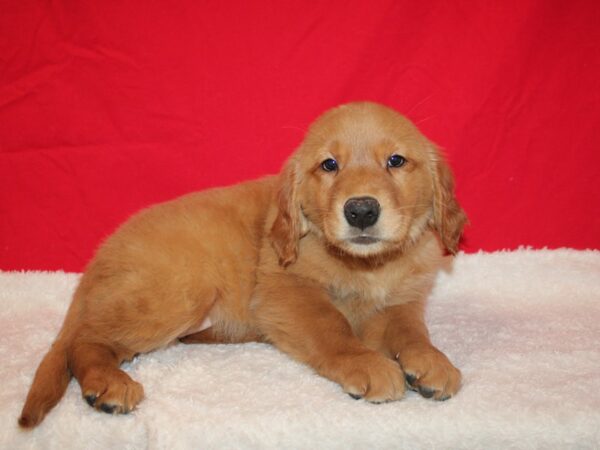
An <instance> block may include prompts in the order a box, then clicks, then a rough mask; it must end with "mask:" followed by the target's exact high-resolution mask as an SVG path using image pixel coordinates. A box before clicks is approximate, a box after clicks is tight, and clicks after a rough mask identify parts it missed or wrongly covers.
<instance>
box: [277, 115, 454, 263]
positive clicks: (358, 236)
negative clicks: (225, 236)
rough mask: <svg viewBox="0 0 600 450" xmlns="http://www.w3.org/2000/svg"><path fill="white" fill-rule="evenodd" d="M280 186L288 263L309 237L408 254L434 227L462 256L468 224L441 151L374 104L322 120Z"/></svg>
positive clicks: (280, 247)
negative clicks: (462, 237)
mask: <svg viewBox="0 0 600 450" xmlns="http://www.w3.org/2000/svg"><path fill="white" fill-rule="evenodd" d="M280 183H281V185H280V192H279V212H278V216H277V218H276V220H275V222H274V224H273V228H272V230H271V238H272V240H273V245H274V247H275V249H276V250H277V252H278V253H279V256H280V262H281V264H283V265H286V264H289V263H291V262H293V261H294V260H295V258H296V256H297V254H296V253H297V241H298V239H300V237H301V236H302V235H303V234H305V233H307V232H312V233H315V234H317V235H318V236H320V237H322V239H323V240H324V241H325V243H326V245H328V246H330V247H332V248H336V249H338V250H340V251H342V252H344V253H346V254H349V255H352V256H356V257H371V256H375V255H378V254H382V253H386V252H393V251H396V250H402V249H403V248H406V246H408V245H410V244H411V243H413V242H415V241H416V240H417V239H418V238H419V236H421V234H422V233H423V231H424V230H425V229H427V228H428V227H431V228H433V229H435V230H436V231H437V232H438V234H439V235H440V238H441V240H442V242H443V244H444V246H445V247H446V248H447V249H448V250H449V251H450V252H455V251H456V248H457V245H458V240H459V238H460V234H461V231H462V227H463V224H464V222H465V219H466V218H465V215H464V213H463V212H462V210H461V209H460V207H459V206H458V204H457V203H456V200H455V198H454V194H453V180H452V176H451V174H450V171H449V169H448V168H447V166H446V164H445V162H444V161H443V159H442V158H441V156H440V155H439V153H438V152H437V151H436V149H435V147H434V146H433V145H432V144H431V143H430V142H429V141H428V140H427V139H426V138H425V137H424V136H423V135H422V134H421V133H420V132H419V131H418V130H417V128H416V127H415V126H414V125H413V124H412V123H411V122H410V121H408V120H407V119H406V118H404V117H403V116H401V115H400V114H398V113H396V112H395V111H393V110H391V109H389V108H386V107H384V106H381V105H377V104H373V103H352V104H348V105H343V106H340V107H338V108H335V109H332V110H330V111H328V112H326V113H325V114H323V115H322V116H321V117H320V118H318V119H317V120H316V121H315V123H314V124H313V125H312V126H311V127H310V129H309V131H308V133H307V136H306V138H305V140H304V142H303V143H302V145H301V146H300V148H299V149H298V150H297V152H296V153H295V154H294V155H293V156H292V158H291V159H290V160H289V161H288V163H287V164H286V167H285V168H284V171H283V173H282V175H281V181H280Z"/></svg>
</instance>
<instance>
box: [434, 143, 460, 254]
mask: <svg viewBox="0 0 600 450" xmlns="http://www.w3.org/2000/svg"><path fill="white" fill-rule="evenodd" d="M431 155H432V157H431V160H432V164H433V167H432V174H433V217H432V219H431V222H430V225H431V226H432V228H434V229H435V230H436V231H437V232H438V234H439V236H440V239H441V240H442V244H443V245H444V247H445V248H446V250H447V251H448V252H449V253H452V254H453V255H454V254H456V252H457V251H458V243H459V241H460V237H461V234H462V231H463V227H464V226H465V224H466V223H467V216H466V215H465V213H464V211H463V210H462V208H461V207H460V205H459V204H458V202H457V201H456V197H455V196H454V177H453V176H452V172H451V171H450V167H448V164H447V163H446V161H445V159H444V158H443V156H442V155H441V154H440V153H439V152H438V151H437V150H436V149H435V148H433V149H432V151H431Z"/></svg>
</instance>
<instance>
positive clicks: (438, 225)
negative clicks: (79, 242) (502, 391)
mask: <svg viewBox="0 0 600 450" xmlns="http://www.w3.org/2000/svg"><path fill="white" fill-rule="evenodd" d="M394 154H397V155H402V156H403V157H405V158H406V162H405V163H404V164H403V165H402V166H401V167H389V166H388V159H389V158H390V156H391V155H394ZM328 158H333V159H335V160H336V161H337V163H338V167H337V168H336V170H332V171H327V170H324V169H323V167H322V162H323V161H324V160H327V159H328ZM365 196H369V197H372V198H375V199H376V200H377V202H378V203H379V205H380V210H381V212H380V215H379V218H378V220H377V222H376V223H375V224H374V225H372V226H370V227H369V228H367V229H365V230H359V229H358V228H357V227H353V226H351V225H350V224H349V223H348V221H347V220H346V219H345V216H344V205H345V203H346V201H347V200H348V199H350V198H356V197H365ZM464 222H465V216H464V214H463V212H462V210H461V208H460V207H459V206H458V204H457V202H456V200H455V198H454V193H453V180H452V176H451V174H450V171H449V169H448V167H447V166H446V164H445V162H444V161H443V159H442V157H441V156H440V155H439V153H438V152H437V151H436V149H435V147H434V146H433V145H432V144H431V143H430V142H429V141H428V140H427V139H426V138H425V137H423V136H422V135H421V134H420V133H419V131H418V130H417V129H416V127H415V126H414V125H413V124H412V123H410V122H409V121H408V120H407V119H405V118H404V117H402V116H400V115H399V114H397V113H396V112H395V111H393V110H391V109H388V108H386V107H384V106H381V105H377V104H374V103H351V104H348V105H343V106H340V107H337V108H334V109H332V110H330V111H328V112H326V113H325V114H323V115H322V116H321V117H320V118H319V119H318V120H317V121H316V122H315V123H314V124H313V125H312V126H311V128H310V129H309V131H308V133H307V136H306V138H305V140H304V142H303V143H302V145H301V146H300V148H299V149H298V150H297V151H296V152H295V153H294V155H293V156H292V157H291V158H290V159H289V161H288V162H287V163H286V165H285V167H284V169H283V171H282V173H281V174H280V175H279V176H278V177H266V178H263V179H260V180H257V181H251V182H247V183H243V184H239V185H236V186H232V187H228V188H222V189H212V190H207V191H205V192H200V193H194V194H190V195H186V196H184V197H181V198H179V199H176V200H174V201H171V202H168V203H164V204H160V205H156V206H153V207H151V208H148V209H146V210H144V211H142V212H140V213H138V214H136V215H134V216H133V217H132V218H131V219H130V220H129V221H128V222H126V223H125V224H124V225H123V226H121V227H120V228H119V229H118V230H117V232H116V233H115V234H113V235H112V236H111V237H109V238H108V239H107V240H106V242H104V244H103V245H102V246H101V247H100V249H99V250H98V252H97V254H96V256H95V257H94V259H93V260H92V262H91V263H90V264H89V266H88V268H87V269H86V271H85V273H84V275H83V277H82V279H81V282H80V284H79V286H78V288H77V290H76V292H75V294H74V298H73V302H72V304H71V306H70V308H69V311H68V313H67V316H66V318H65V321H64V324H63V327H62V329H61V331H60V333H59V335H58V337H57V339H56V341H55V342H54V344H53V345H52V348H51V349H50V351H49V352H48V354H47V355H46V356H45V357H44V359H43V360H42V363H41V364H40V367H39V368H38V370H37V372H36V376H35V379H34V381H33V384H32V387H31V390H30V392H29V395H28V397H27V401H26V403H25V406H24V408H23V412H22V414H21V417H20V419H19V424H20V425H21V426H23V427H33V426H35V425H36V424H38V423H39V422H40V421H41V420H42V419H43V417H44V415H45V414H46V413H47V412H48V411H49V410H50V409H51V408H52V407H53V406H54V405H55V404H56V403H57V402H58V400H59V399H60V398H61V396H62V395H63V393H64V391H65V389H66V386H67V384H68V381H69V379H70V376H71V375H72V376H74V377H75V378H77V380H78V381H79V384H80V385H81V390H82V394H83V396H84V398H85V399H86V400H87V401H88V403H89V404H90V405H92V406H94V407H95V408H97V409H99V410H102V411H105V412H110V413H126V412H128V411H130V410H132V409H133V408H135V406H136V405H137V404H138V403H139V402H140V401H141V400H142V397H143V389H142V386H141V385H140V384H139V383H137V382H136V381H134V380H132V379H131V378H130V377H129V376H128V375H127V374H126V373H125V372H123V371H122V370H120V369H119V366H120V364H121V363H122V362H123V361H124V360H127V359H130V358H132V357H133V356H134V355H135V354H137V353H143V352H148V351H150V350H153V349H156V348H159V347H161V346H165V345H167V344H169V343H170V342H172V341H174V340H176V339H178V338H179V339H180V340H181V341H183V342H186V343H191V342H246V341H256V340H258V341H265V342H271V343H273V344H274V345H275V346H277V347H278V348H279V349H281V350H282V351H284V352H286V353H287V354H289V355H291V356H292V357H293V358H295V359H297V360H299V361H302V362H304V363H306V364H308V365H310V366H311V367H313V368H314V370H315V371H316V372H318V373H319V374H321V375H323V376H325V377H327V378H329V379H331V380H334V381H336V382H338V383H339V384H340V385H341V386H342V388H343V389H344V390H345V391H346V392H347V393H349V394H351V395H352V396H355V397H364V398H365V399H366V400H369V401H372V402H382V401H389V400H396V399H399V398H400V397H402V395H403V393H404V389H405V381H406V383H407V384H408V386H409V387H410V388H412V389H416V390H419V392H421V394H422V395H423V396H425V397H433V398H435V399H438V400H443V399H446V398H448V397H450V396H452V395H454V394H455V393H456V392H457V390H458V388H459V385H460V372H459V371H458V369H456V368H455V367H454V366H453V365H452V364H451V363H450V361H449V360H448V359H447V358H446V356H445V355H444V354H443V353H441V352H440V351H439V350H437V349H436V348H435V347H433V345H432V344H431V343H430V341H429V338H428V332H427V329H426V327H425V323H424V319H423V308H424V301H425V298H426V297H427V295H428V293H429V291H430V289H431V286H432V283H433V279H434V276H435V273H436V271H437V270H438V268H439V266H440V263H441V260H442V257H443V254H444V249H446V250H448V251H449V252H451V253H454V252H455V251H456V249H457V245H458V240H459V238H460V234H461V231H462V227H463V224H464ZM365 239H366V240H368V243H364V242H360V241H361V240H363V241H364V240H365ZM207 317H208V318H209V319H210V322H211V323H212V326H211V327H210V328H208V329H206V330H203V331H199V332H195V330H197V329H198V327H199V325H200V324H201V323H202V322H203V321H204V320H205V319H206V318H207Z"/></svg>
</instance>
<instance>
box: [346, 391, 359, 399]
mask: <svg viewBox="0 0 600 450" xmlns="http://www.w3.org/2000/svg"><path fill="white" fill-rule="evenodd" d="M348 395H349V396H350V397H352V398H353V399H354V400H360V399H361V398H362V395H358V394H351V393H349V392H348Z"/></svg>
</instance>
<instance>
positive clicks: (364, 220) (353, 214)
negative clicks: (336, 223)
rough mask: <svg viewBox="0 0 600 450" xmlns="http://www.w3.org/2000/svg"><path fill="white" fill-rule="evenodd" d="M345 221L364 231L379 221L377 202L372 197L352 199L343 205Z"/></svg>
mask: <svg viewBox="0 0 600 450" xmlns="http://www.w3.org/2000/svg"><path fill="white" fill-rule="evenodd" d="M344 216H346V221H347V222H348V223H349V224H350V225H352V226H353V227H357V228H360V229H361V230H364V229H365V228H367V227H370V226H371V225H373V224H374V223H375V222H377V219H379V202H378V201H377V200H375V199H374V198H373V197H353V198H351V199H349V200H348V201H347V202H346V204H345V205H344Z"/></svg>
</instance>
